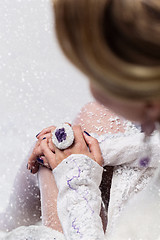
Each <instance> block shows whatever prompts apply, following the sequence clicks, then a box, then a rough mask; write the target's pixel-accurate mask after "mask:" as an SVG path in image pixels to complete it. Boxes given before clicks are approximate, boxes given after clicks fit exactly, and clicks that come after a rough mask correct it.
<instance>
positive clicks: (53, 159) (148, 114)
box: [28, 84, 160, 232]
mask: <svg viewBox="0 0 160 240" xmlns="http://www.w3.org/2000/svg"><path fill="white" fill-rule="evenodd" d="M90 89H91V92H92V94H93V96H94V97H95V98H96V100H97V101H98V102H100V103H101V104H103V105H104V106H106V107H107V108H110V109H112V110H113V111H114V112H115V113H116V114H118V115H121V116H123V117H125V118H127V119H129V120H132V121H135V122H140V123H142V124H143V123H146V119H150V120H151V122H152V121H153V122H155V121H156V120H158V119H159V116H160V102H159V101H155V102H153V101H152V102H151V103H150V104H148V103H145V102H138V101H137V102H129V101H128V102H126V101H125V102H124V101H121V100H117V99H114V98H111V97H110V96H106V95H104V94H103V93H102V92H101V91H100V90H98V89H97V88H95V87H94V86H93V85H92V84H90ZM54 129H55V126H51V127H49V128H46V129H44V130H42V131H41V133H40V134H39V135H38V136H37V139H38V141H37V143H36V145H35V148H34V150H33V153H32V154H31V156H30V158H29V161H28V169H29V170H31V171H32V173H33V174H34V173H37V172H38V170H39V163H38V162H37V157H39V156H40V157H41V159H42V160H43V166H45V167H47V168H49V169H51V170H52V169H54V168H55V167H57V166H58V165H59V164H60V163H61V162H62V161H63V160H64V159H65V158H67V157H68V156H70V155H71V154H85V155H87V156H89V157H90V158H92V159H93V160H94V161H96V162H97V163H98V164H99V165H100V166H102V164H103V159H102V155H101V151H100V148H99V144H98V142H97V140H96V139H94V138H92V137H91V136H88V135H86V134H85V133H84V132H83V131H82V128H81V127H80V126H73V130H74V135H75V142H74V144H73V145H72V146H71V147H70V148H68V149H66V150H63V151H62V150H59V149H57V148H56V147H55V146H54V144H53V142H52V140H51V136H52V131H54ZM119 130H120V131H122V132H123V128H122V129H119ZM44 138H45V139H44ZM87 145H88V146H89V149H88V146H87ZM89 150H90V151H89ZM50 172H51V171H50ZM46 174H47V175H48V172H47V173H46ZM52 177H53V176H52ZM41 185H42V186H43V184H41ZM54 185H55V184H54ZM44 192H45V191H44ZM42 193H43V191H42ZM49 194H50V193H49ZM57 194H58V190H56V194H55V197H54V198H55V199H56V197H57ZM41 198H42V199H43V196H41ZM44 209H45V208H44ZM46 209H47V208H46ZM55 209H56V207H55ZM47 211H48V212H47ZM44 212H46V215H49V213H50V208H48V209H47V210H45V211H44ZM53 212H55V210H54V211H53ZM57 218H58V217H57ZM46 219H47V217H46ZM52 222H53V221H52ZM46 225H47V224H46ZM47 226H49V227H53V228H54V229H57V230H59V231H61V232H62V229H61V226H60V223H59V225H58V227H57V226H56V225H55V226H52V223H51V225H47ZM105 229H106V226H104V231H105Z"/></svg>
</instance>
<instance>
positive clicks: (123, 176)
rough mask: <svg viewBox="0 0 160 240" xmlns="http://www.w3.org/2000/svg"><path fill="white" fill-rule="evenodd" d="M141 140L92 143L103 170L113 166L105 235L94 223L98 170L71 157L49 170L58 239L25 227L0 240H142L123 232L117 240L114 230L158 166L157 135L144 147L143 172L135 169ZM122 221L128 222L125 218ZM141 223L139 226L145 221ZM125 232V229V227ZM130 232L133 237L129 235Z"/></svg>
mask: <svg viewBox="0 0 160 240" xmlns="http://www.w3.org/2000/svg"><path fill="white" fill-rule="evenodd" d="M142 137H143V134H141V133H136V134H134V135H132V136H125V135H122V134H120V135H115V136H113V135H112V136H111V135H103V136H101V137H98V141H99V143H100V147H101V151H102V154H103V158H104V165H109V166H115V169H114V174H113V180H112V187H111V196H110V203H109V213H108V214H109V216H108V220H109V221H108V226H107V231H106V233H105V234H104V231H103V227H102V222H101V218H100V217H99V213H100V208H101V193H100V190H99V185H100V182H101V178H102V172H103V168H102V167H100V166H99V165H98V164H97V163H96V162H95V161H93V160H92V159H90V158H88V157H87V156H85V155H81V154H74V155H71V156H69V157H68V158H66V159H65V160H63V162H61V164H59V165H58V167H57V168H55V169H54V170H53V174H54V177H55V180H56V183H57V186H58V189H59V196H58V214H59V218H60V221H61V224H62V227H63V232H64V235H63V234H61V233H59V232H56V231H54V230H51V229H48V228H46V227H42V226H40V227H38V226H30V227H20V228H18V229H15V230H14V231H12V232H10V233H7V234H4V233H1V234H3V235H4V236H2V237H1V238H0V239H4V240H7V239H9V240H10V239H17V240H22V239H23V240H24V239H25V240H41V239H56V240H62V239H67V240H78V239H82V240H90V239H92V240H98V239H101V240H103V239H107V240H110V239H111V240H112V239H119V240H122V239H123V240H129V239H130V240H138V239H142V240H143V237H142V238H138V237H137V236H139V235H136V236H135V235H134V234H132V233H129V232H127V231H126V235H125V234H124V231H121V232H123V234H122V235H123V237H121V235H120V233H119V232H118V230H117V229H120V230H121V222H122V220H123V218H124V219H125V217H123V218H121V216H123V212H125V209H127V206H128V205H129V202H130V200H132V199H134V198H137V199H138V195H139V192H141V193H142V194H143V191H145V189H147V186H150V182H152V181H153V180H152V179H153V175H154V172H155V170H156V169H157V166H158V164H159V159H160V155H159V152H160V144H159V136H158V134H155V135H154V136H153V137H152V139H151V142H150V146H151V151H152V159H151V161H150V162H149V163H147V164H146V165H145V166H144V165H143V166H142V164H141V163H140V158H141V156H142V154H143V152H144V150H145V149H143V141H142ZM151 204H152V203H151ZM137 208H138V205H137ZM138 209H139V210H138V212H140V211H141V206H139V208H138ZM128 212H129V211H128ZM132 214H134V213H132ZM128 218H129V219H130V216H128ZM159 219H160V218H159ZM143 220H144V221H145V218H144V219H143ZM151 220H152V219H151ZM118 226H119V227H118ZM123 226H124V224H123ZM128 229H130V228H129V227H128ZM115 230H116V231H115ZM132 230H133V229H132ZM135 232H136V234H139V233H137V231H136V230H135V229H134V233H135ZM117 236H118V237H117ZM144 239H145V240H150V239H152V238H149V235H148V237H146V235H145V238H144ZM155 239H156V240H157V239H158V238H155Z"/></svg>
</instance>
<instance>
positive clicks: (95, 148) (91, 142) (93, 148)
mask: <svg viewBox="0 0 160 240" xmlns="http://www.w3.org/2000/svg"><path fill="white" fill-rule="evenodd" d="M83 136H84V139H85V141H86V143H87V145H88V146H89V149H90V152H91V154H93V156H94V157H95V160H96V162H97V163H98V164H100V165H101V166H102V164H103V158H102V153H101V149H100V146H99V143H98V141H97V139H96V138H93V137H91V136H89V135H88V134H86V133H85V132H84V133H83Z"/></svg>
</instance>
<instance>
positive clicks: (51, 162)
mask: <svg viewBox="0 0 160 240" xmlns="http://www.w3.org/2000/svg"><path fill="white" fill-rule="evenodd" d="M40 147H41V150H42V152H43V155H44V156H45V157H46V159H47V161H48V163H49V165H50V167H51V168H52V169H54V168H55V167H56V163H55V154H54V153H53V152H52V151H51V150H50V148H49V146H48V143H47V139H44V140H43V141H42V142H41V144H40Z"/></svg>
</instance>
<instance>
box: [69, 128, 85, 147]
mask: <svg viewBox="0 0 160 240" xmlns="http://www.w3.org/2000/svg"><path fill="white" fill-rule="evenodd" d="M72 128H73V131H74V142H75V144H77V143H79V142H81V143H84V144H85V145H86V143H85V140H84V137H83V132H82V128H81V126H79V125H76V126H73V127H72Z"/></svg>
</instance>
